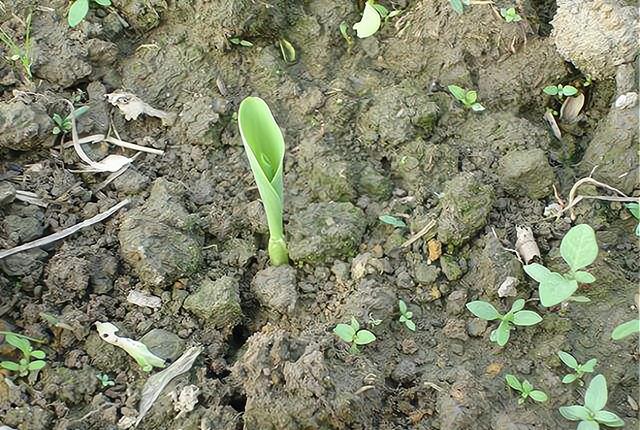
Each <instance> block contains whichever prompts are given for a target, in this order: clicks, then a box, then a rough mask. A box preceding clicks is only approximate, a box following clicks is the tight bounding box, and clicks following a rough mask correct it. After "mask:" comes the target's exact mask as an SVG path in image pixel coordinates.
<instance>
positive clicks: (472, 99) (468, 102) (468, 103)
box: [447, 85, 484, 112]
mask: <svg viewBox="0 0 640 430" xmlns="http://www.w3.org/2000/svg"><path fill="white" fill-rule="evenodd" d="M447 88H448V89H449V92H450V93H451V94H452V95H453V97H455V98H456V100H458V101H459V102H460V103H462V104H463V105H464V107H466V108H467V109H471V110H472V111H475V112H480V111H483V110H484V106H482V105H481V104H480V103H478V92H477V91H474V90H466V89H464V88H462V87H459V86H457V85H449V86H447Z"/></svg>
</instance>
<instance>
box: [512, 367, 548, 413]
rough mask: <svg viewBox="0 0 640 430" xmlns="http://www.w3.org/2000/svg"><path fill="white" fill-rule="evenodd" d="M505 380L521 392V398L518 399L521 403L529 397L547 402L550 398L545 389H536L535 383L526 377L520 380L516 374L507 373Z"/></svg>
mask: <svg viewBox="0 0 640 430" xmlns="http://www.w3.org/2000/svg"><path fill="white" fill-rule="evenodd" d="M505 380H506V381H507V385H508V386H509V387H511V388H513V389H514V390H516V391H517V392H519V393H520V398H519V399H518V404H519V405H521V404H523V403H524V402H525V401H526V400H527V399H528V398H531V399H532V400H535V401H536V402H546V401H547V400H549V397H548V396H547V394H546V393H545V392H544V391H540V390H534V389H533V385H531V383H530V382H529V381H527V380H526V379H525V380H524V381H522V382H520V381H519V380H518V378H516V377H515V376H513V375H509V374H507V375H506V376H505Z"/></svg>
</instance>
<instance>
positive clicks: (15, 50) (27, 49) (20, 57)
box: [0, 13, 33, 79]
mask: <svg viewBox="0 0 640 430" xmlns="http://www.w3.org/2000/svg"><path fill="white" fill-rule="evenodd" d="M24 26H25V31H24V41H23V42H22V46H18V44H17V43H16V42H15V41H14V40H13V38H12V37H11V36H10V35H9V34H8V33H7V32H6V31H4V30H3V29H2V28H0V41H1V42H2V43H3V44H4V45H5V47H6V48H7V51H8V52H9V53H10V54H11V56H10V57H8V58H7V60H9V61H13V62H15V63H17V62H19V63H20V65H21V66H22V70H23V72H24V74H25V76H26V77H27V78H28V79H31V78H33V75H32V74H31V64H32V62H33V59H32V58H31V54H32V52H31V48H32V43H31V13H29V14H28V15H27V19H26V20H25V24H24Z"/></svg>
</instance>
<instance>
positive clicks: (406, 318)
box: [398, 300, 416, 331]
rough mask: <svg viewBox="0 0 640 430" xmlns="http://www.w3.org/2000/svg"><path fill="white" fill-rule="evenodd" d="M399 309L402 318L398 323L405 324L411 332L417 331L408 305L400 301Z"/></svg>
mask: <svg viewBox="0 0 640 430" xmlns="http://www.w3.org/2000/svg"><path fill="white" fill-rule="evenodd" d="M398 308H399V310H400V318H399V319H398V321H400V322H401V323H403V324H404V325H405V326H406V327H407V328H408V329H409V330H411V331H416V324H415V323H414V322H413V321H411V318H413V312H411V311H409V310H408V309H407V304H406V303H405V302H403V301H402V300H398Z"/></svg>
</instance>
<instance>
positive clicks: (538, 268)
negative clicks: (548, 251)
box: [523, 263, 551, 282]
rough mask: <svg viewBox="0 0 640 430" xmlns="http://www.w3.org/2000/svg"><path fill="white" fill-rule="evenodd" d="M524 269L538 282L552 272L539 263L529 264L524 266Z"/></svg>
mask: <svg viewBox="0 0 640 430" xmlns="http://www.w3.org/2000/svg"><path fill="white" fill-rule="evenodd" d="M523 269H524V271H525V272H526V273H527V275H529V276H531V277H532V278H533V279H534V280H536V281H538V282H542V281H543V280H544V279H546V278H547V277H549V274H551V270H549V269H547V268H546V267H544V266H543V265H542V264H538V263H533V264H528V265H526V266H524V267H523Z"/></svg>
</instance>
